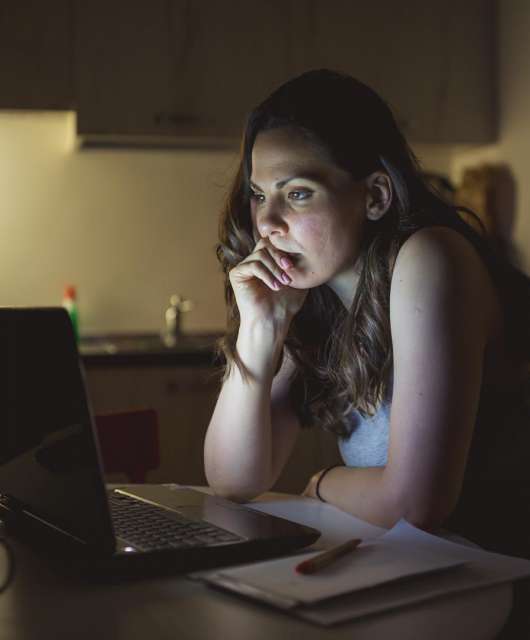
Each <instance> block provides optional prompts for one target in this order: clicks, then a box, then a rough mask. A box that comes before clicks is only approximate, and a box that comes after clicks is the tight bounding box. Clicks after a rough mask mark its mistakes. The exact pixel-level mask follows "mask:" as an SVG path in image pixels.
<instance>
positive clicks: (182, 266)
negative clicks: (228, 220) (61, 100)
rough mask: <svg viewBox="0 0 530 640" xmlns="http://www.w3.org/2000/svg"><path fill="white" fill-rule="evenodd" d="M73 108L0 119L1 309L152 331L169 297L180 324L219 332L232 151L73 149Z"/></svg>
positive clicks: (92, 327) (90, 326) (99, 328)
mask: <svg viewBox="0 0 530 640" xmlns="http://www.w3.org/2000/svg"><path fill="white" fill-rule="evenodd" d="M74 129H75V122H74V114H72V113H44V114H43V113H33V114H32V113H28V114H23V113H0V197H1V199H0V211H1V214H0V304H2V305H54V304H60V302H61V298H62V291H63V287H64V284H65V283H69V282H71V283H74V284H75V285H77V287H78V290H79V304H80V312H81V318H82V331H83V332H85V333H87V332H88V333H94V332H105V331H118V332H126V331H142V330H155V331H157V330H159V329H160V328H161V327H162V322H163V311H164V309H165V307H166V306H167V301H168V298H169V296H170V294H171V293H173V292H181V293H183V294H185V295H186V296H189V297H190V298H192V299H193V300H194V301H195V303H196V306H195V309H194V310H193V311H191V312H190V313H189V315H188V316H187V317H186V318H185V320H184V328H185V329H188V330H196V331H201V330H204V331H208V330H216V329H219V328H222V327H223V326H224V303H223V292H222V286H221V278H220V272H219V269H218V267H217V262H216V259H215V255H214V246H215V242H216V232H217V213H218V210H219V206H220V203H221V202H222V199H223V195H224V192H225V189H226V186H227V184H228V183H229V180H230V176H231V175H232V172H233V168H234V164H235V155H234V153H228V152H226V151H225V152H220V151H219V152H204V151H202V152H201V151H179V152H176V151H171V150H149V151H147V150H146V151H136V150H134V151H132V150H129V151H116V150H112V151H111V150H97V151H95V150H77V149H76V148H75V141H74Z"/></svg>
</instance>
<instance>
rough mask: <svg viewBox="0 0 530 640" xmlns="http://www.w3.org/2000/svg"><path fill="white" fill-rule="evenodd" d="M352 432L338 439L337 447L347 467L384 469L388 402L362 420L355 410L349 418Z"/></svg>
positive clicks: (386, 445)
mask: <svg viewBox="0 0 530 640" xmlns="http://www.w3.org/2000/svg"><path fill="white" fill-rule="evenodd" d="M349 420H350V423H351V425H352V429H353V430H352V432H351V435H350V436H349V437H348V438H339V440H338V445H339V450H340V454H341V456H342V460H343V461H344V464H345V465H347V466H348V467H384V466H385V465H386V462H387V458H388V436H389V424H390V402H388V401H386V402H383V404H381V406H380V407H379V409H378V411H377V413H376V414H375V415H373V416H371V417H368V418H363V416H362V415H361V414H360V413H359V412H358V411H356V410H354V411H353V412H352V414H351V415H350V416H349Z"/></svg>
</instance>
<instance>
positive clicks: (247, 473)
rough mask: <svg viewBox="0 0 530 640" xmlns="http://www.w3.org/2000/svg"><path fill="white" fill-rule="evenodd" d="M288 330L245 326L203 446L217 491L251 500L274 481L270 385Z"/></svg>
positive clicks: (210, 479) (213, 486)
mask: <svg viewBox="0 0 530 640" xmlns="http://www.w3.org/2000/svg"><path fill="white" fill-rule="evenodd" d="M283 340H284V333H283V332H282V331H281V330H278V329H276V328H275V327H274V326H272V325H269V326H264V325H263V324H260V325H255V326H242V327H241V328H240V331H239V336H238V341H237V353H238V356H239V358H240V360H241V362H242V364H243V365H244V368H245V370H244V371H243V372H241V371H240V370H239V368H238V367H237V366H235V365H232V366H231V369H230V373H229V375H228V377H227V379H226V380H225V382H224V384H223V387H222V389H221V392H220V394H219V398H218V400H217V404H216V406H215V410H214V413H213V416H212V419H211V421H210V425H209V427H208V432H207V434H206V440H205V446H204V458H205V470H206V477H207V480H208V484H209V485H210V486H211V487H212V488H213V489H214V491H215V492H216V493H219V494H220V495H224V496H226V497H229V498H231V499H234V500H248V499H250V498H252V497H254V496H256V495H258V494H259V493H262V492H263V491H266V490H267V489H269V488H270V486H271V484H272V465H271V461H272V443H271V387H272V380H273V377H274V372H275V370H276V368H277V364H278V359H279V357H280V354H281V350H282V347H283Z"/></svg>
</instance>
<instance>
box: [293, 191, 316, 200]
mask: <svg viewBox="0 0 530 640" xmlns="http://www.w3.org/2000/svg"><path fill="white" fill-rule="evenodd" d="M312 194H313V192H312V191H310V190H309V189H296V190H295V191H289V198H290V199H291V200H296V201H298V202H299V201H300V200H307V199H308V198H310V197H311V195H312Z"/></svg>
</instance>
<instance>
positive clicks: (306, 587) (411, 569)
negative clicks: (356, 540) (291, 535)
mask: <svg viewBox="0 0 530 640" xmlns="http://www.w3.org/2000/svg"><path fill="white" fill-rule="evenodd" d="M403 528H411V525H408V524H407V523H406V522H404V521H402V522H400V523H399V524H398V525H396V527H394V528H393V529H391V530H390V531H389V532H387V533H385V534H383V535H382V536H380V537H378V538H376V539H374V540H371V541H367V542H365V543H363V544H361V545H360V546H359V547H358V548H357V549H356V550H355V551H353V552H352V553H350V554H348V555H347V556H345V557H343V558H341V559H340V560H339V561H337V562H336V563H334V564H332V565H330V566H329V567H326V568H325V569H323V570H321V571H319V572H318V573H315V574H311V575H302V574H299V573H297V572H296V571H295V567H296V565H297V564H298V563H299V562H301V561H303V560H305V559H307V558H310V557H312V556H313V555H315V554H314V553H309V554H303V555H298V556H296V557H288V558H281V559H279V560H269V561H266V562H260V563H256V564H252V565H245V566H241V567H236V568H233V569H223V570H221V571H218V572H216V576H218V579H219V580H221V581H223V584H224V585H225V586H229V585H228V583H230V584H231V587H232V588H234V589H237V584H238V583H241V584H244V585H248V586H249V587H250V588H251V589H253V590H254V591H255V592H256V593H257V592H259V591H261V592H263V593H265V594H268V595H269V596H270V595H272V596H274V597H276V598H277V599H284V600H285V602H286V603H289V605H292V603H298V604H306V605H307V604H312V603H315V602H320V601H322V600H325V599H327V598H332V597H335V596H337V595H341V594H345V593H351V592H353V591H360V590H363V589H368V588H371V587H374V586H376V585H380V584H383V583H390V582H393V581H395V580H402V579H404V578H406V577H410V576H413V575H419V574H422V573H428V572H429V573H430V572H433V571H441V570H443V569H447V568H449V567H454V566H457V565H460V564H462V562H465V554H462V553H460V551H454V550H453V549H452V548H446V549H444V550H442V551H440V550H438V549H436V548H432V547H430V546H429V545H428V544H418V545H416V544H412V545H411V544H410V543H408V540H407V539H406V538H405V539H404V538H403V535H402V529H403ZM412 529H414V528H413V527H412ZM213 581H214V582H215V576H214V577H213Z"/></svg>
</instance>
